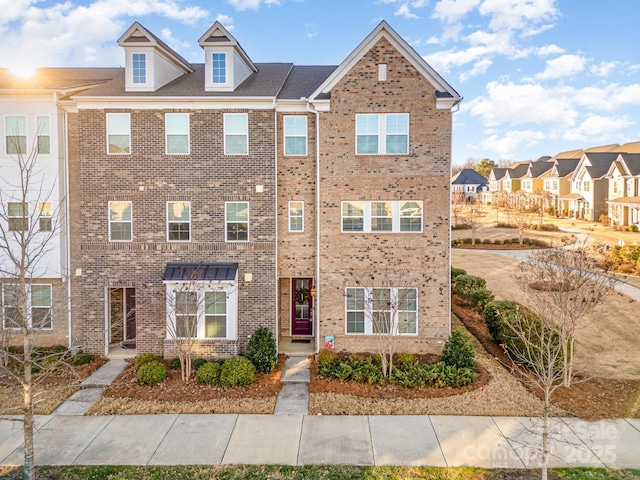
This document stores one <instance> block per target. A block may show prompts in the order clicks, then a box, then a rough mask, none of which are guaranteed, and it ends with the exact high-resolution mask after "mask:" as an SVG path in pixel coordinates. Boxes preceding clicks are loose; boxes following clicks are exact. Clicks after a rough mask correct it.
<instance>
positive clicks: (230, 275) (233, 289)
mask: <svg viewBox="0 0 640 480" xmlns="http://www.w3.org/2000/svg"><path fill="white" fill-rule="evenodd" d="M163 279H164V281H165V284H166V289H167V293H166V296H167V335H166V338H167V340H182V339H189V338H190V339H202V340H216V339H217V340H236V339H237V338H238V267H237V264H228V263H209V264H196V263H170V264H167V268H166V270H165V274H164V276H163Z"/></svg>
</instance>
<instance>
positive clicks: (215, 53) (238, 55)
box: [198, 22, 258, 92]
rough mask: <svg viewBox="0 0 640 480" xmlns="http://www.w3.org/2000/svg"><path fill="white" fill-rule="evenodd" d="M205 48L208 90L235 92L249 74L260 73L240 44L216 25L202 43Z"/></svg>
mask: <svg viewBox="0 0 640 480" xmlns="http://www.w3.org/2000/svg"><path fill="white" fill-rule="evenodd" d="M198 45H200V46H201V47H202V48H203V49H204V55H205V60H204V67H205V75H204V89H205V91H207V92H233V91H234V90H235V89H236V88H237V87H238V85H240V84H241V83H242V82H244V81H245V80H246V79H247V78H248V77H249V75H251V74H252V73H255V72H257V71H258V69H257V68H256V66H255V65H254V64H253V62H252V61H251V59H250V58H249V56H248V55H247V54H246V53H245V51H244V50H243V49H242V47H241V46H240V44H239V43H238V41H237V40H236V39H235V38H234V37H233V35H231V34H230V33H229V31H228V30H227V29H226V28H224V27H223V26H222V24H221V23H220V22H215V23H214V24H213V25H212V26H211V28H209V30H207V31H206V32H205V33H204V35H202V36H201V37H200V39H199V40H198Z"/></svg>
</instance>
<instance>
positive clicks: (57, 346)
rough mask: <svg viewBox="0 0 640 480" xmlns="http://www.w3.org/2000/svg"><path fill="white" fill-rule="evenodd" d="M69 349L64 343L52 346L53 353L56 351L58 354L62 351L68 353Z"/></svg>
mask: <svg viewBox="0 0 640 480" xmlns="http://www.w3.org/2000/svg"><path fill="white" fill-rule="evenodd" d="M67 350H68V349H67V347H65V346H64V345H55V346H53V347H51V353H56V354H58V355H60V354H62V353H66V352H67Z"/></svg>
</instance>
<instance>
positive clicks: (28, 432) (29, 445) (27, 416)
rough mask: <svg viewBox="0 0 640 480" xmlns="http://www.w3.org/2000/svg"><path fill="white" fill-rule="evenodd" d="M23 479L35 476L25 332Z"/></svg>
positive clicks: (27, 350) (31, 398) (29, 375)
mask: <svg viewBox="0 0 640 480" xmlns="http://www.w3.org/2000/svg"><path fill="white" fill-rule="evenodd" d="M23 349H24V357H23V363H22V365H23V368H24V384H23V392H24V425H23V432H24V474H23V475H24V480H33V479H34V478H35V461H34V460H35V455H34V448H33V378H32V373H31V367H32V366H33V363H32V360H31V355H32V351H31V350H32V348H31V340H30V338H29V335H28V334H27V333H25V334H24V342H23Z"/></svg>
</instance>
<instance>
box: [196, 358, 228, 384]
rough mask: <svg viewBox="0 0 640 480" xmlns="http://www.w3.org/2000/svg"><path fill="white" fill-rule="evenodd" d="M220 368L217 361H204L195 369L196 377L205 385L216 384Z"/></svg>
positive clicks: (218, 381) (218, 380) (218, 379)
mask: <svg viewBox="0 0 640 480" xmlns="http://www.w3.org/2000/svg"><path fill="white" fill-rule="evenodd" d="M221 370H222V365H220V364H219V363H218V362H205V363H204V364H203V365H200V367H199V368H198V369H197V370H196V379H197V380H198V383H203V384H205V385H218V384H219V383H220V372H221Z"/></svg>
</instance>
